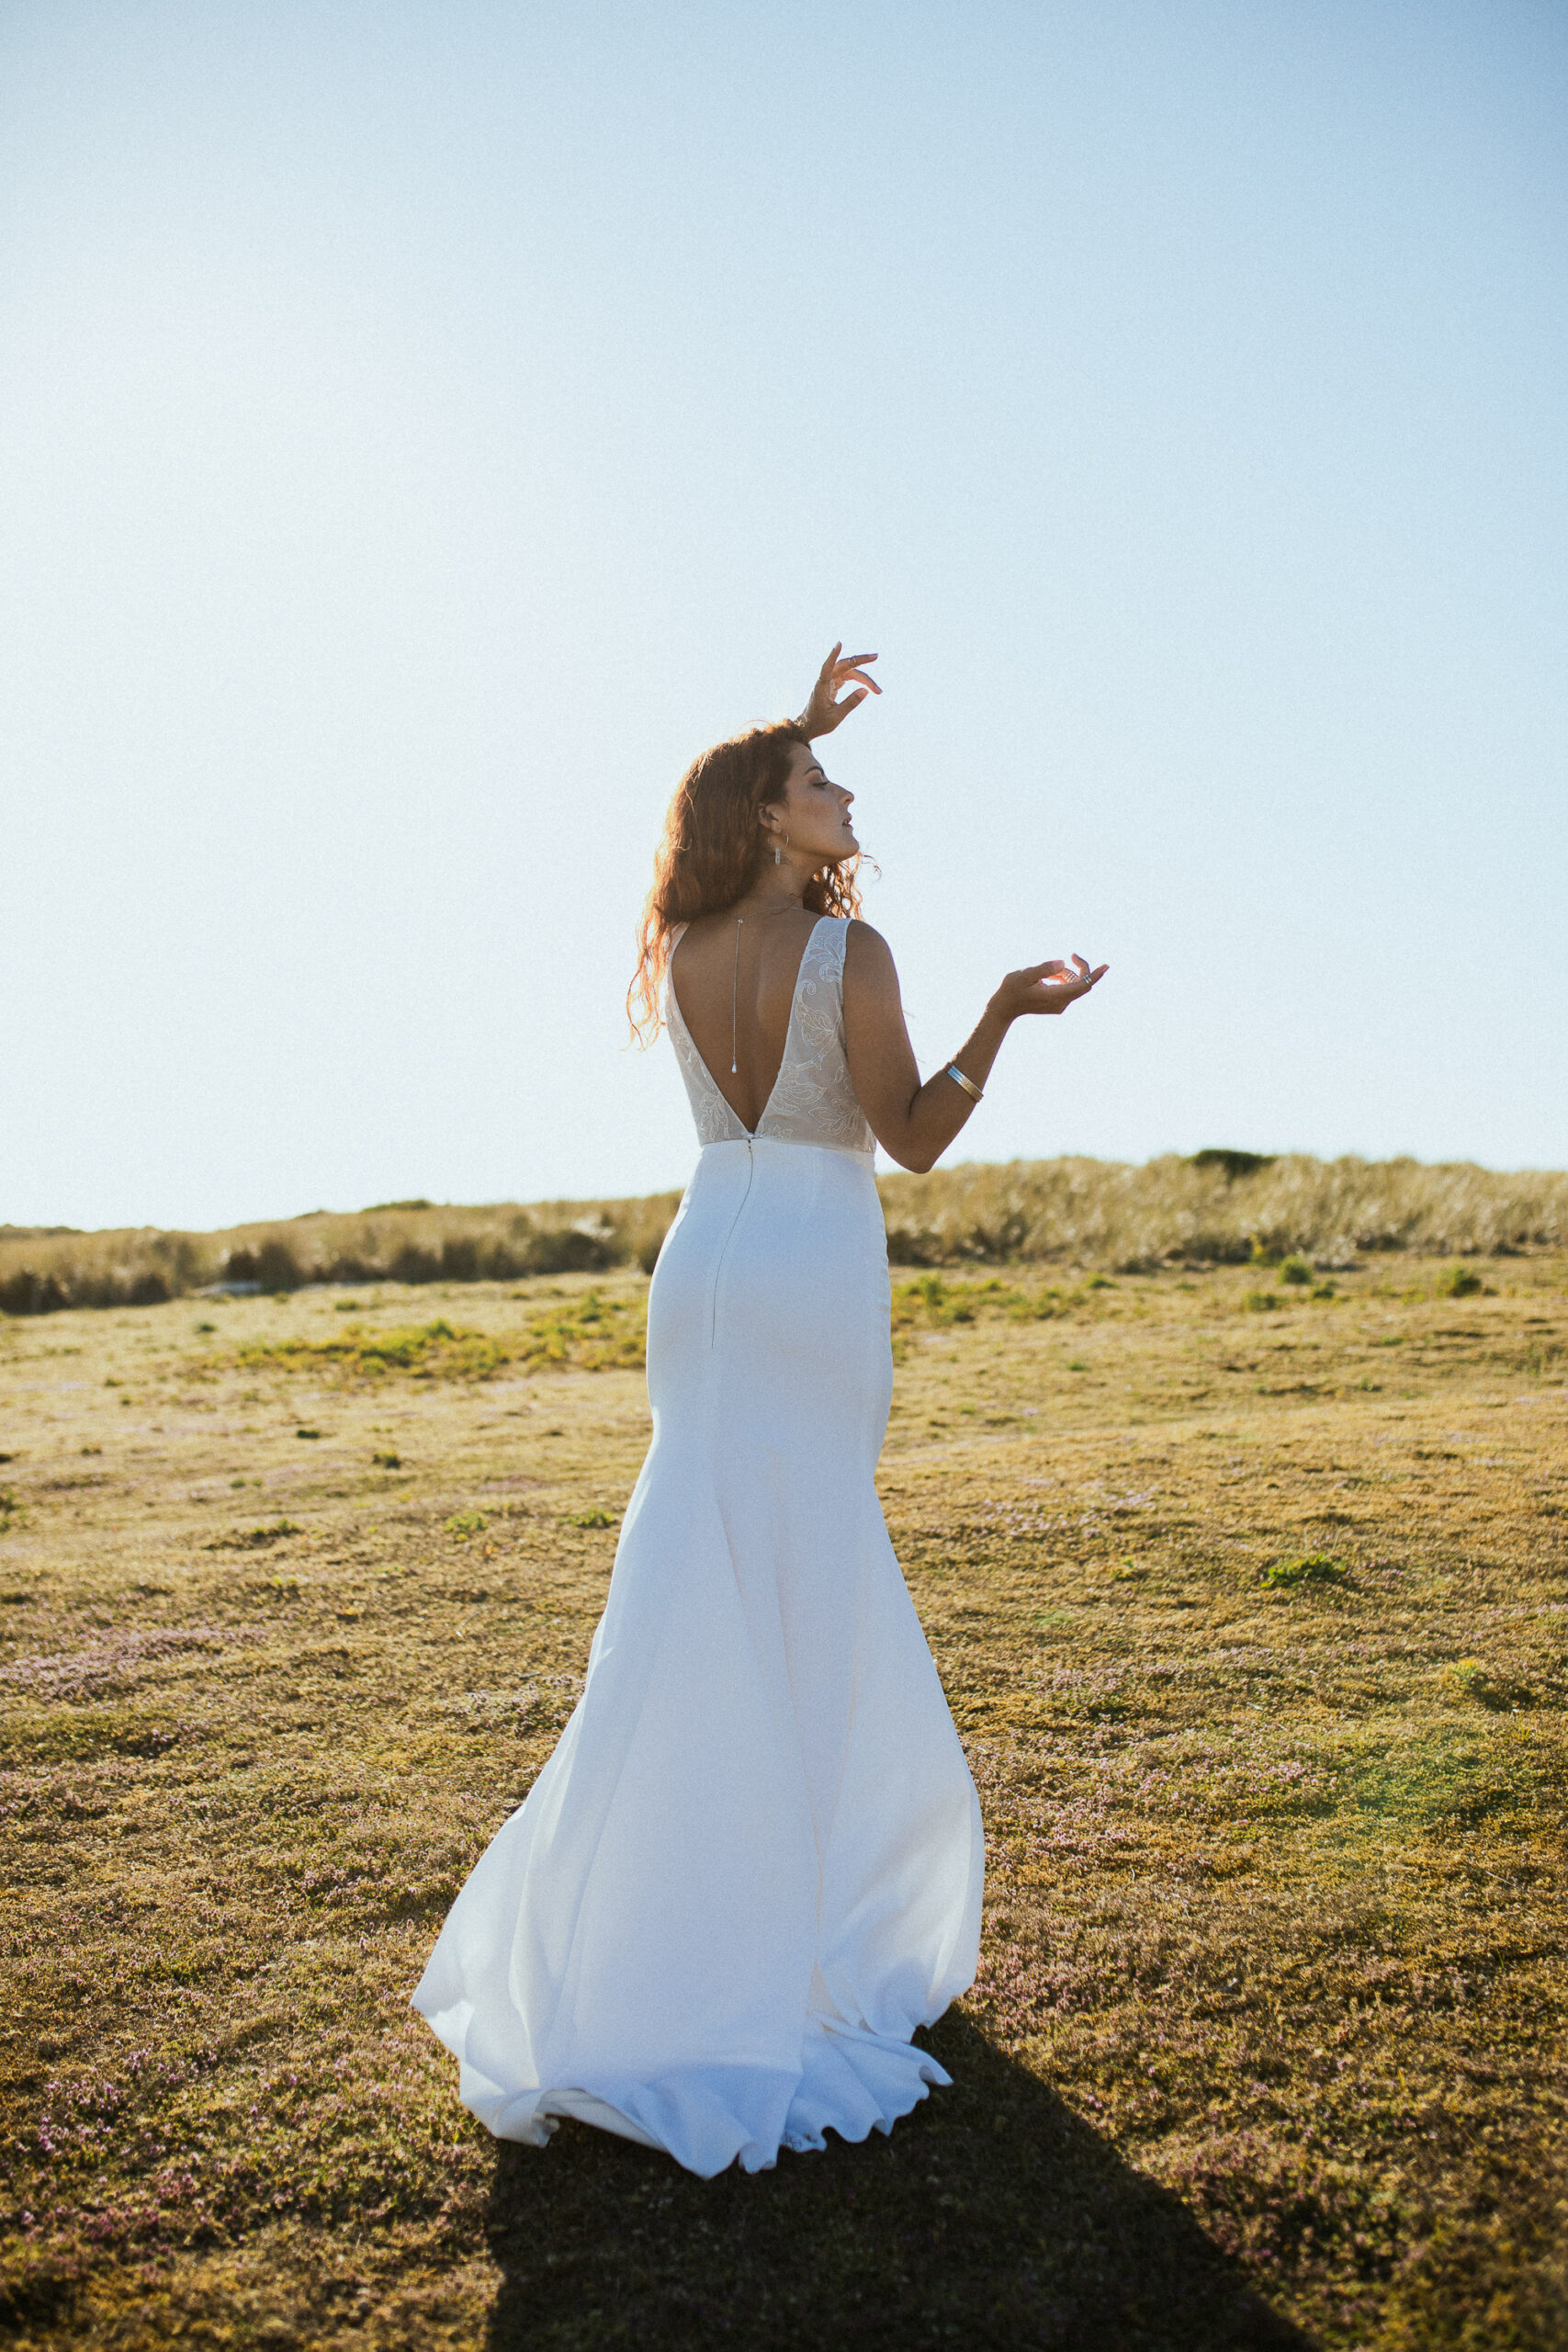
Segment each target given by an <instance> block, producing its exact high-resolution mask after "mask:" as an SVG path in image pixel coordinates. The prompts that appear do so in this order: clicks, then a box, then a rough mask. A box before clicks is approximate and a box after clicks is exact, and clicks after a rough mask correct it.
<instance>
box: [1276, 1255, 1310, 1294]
mask: <svg viewBox="0 0 1568 2352" xmlns="http://www.w3.org/2000/svg"><path fill="white" fill-rule="evenodd" d="M1311 1280H1312V1267H1311V1264H1310V1263H1309V1261H1307V1260H1306V1259H1305V1258H1303V1257H1299V1256H1298V1257H1290V1258H1287V1259H1286V1260H1285V1261H1284V1262H1283V1264H1282V1265H1281V1266H1280V1281H1281V1282H1282V1283H1295V1284H1296V1285H1297V1286H1298V1287H1299V1286H1301V1285H1302V1284H1304V1283H1310V1282H1311Z"/></svg>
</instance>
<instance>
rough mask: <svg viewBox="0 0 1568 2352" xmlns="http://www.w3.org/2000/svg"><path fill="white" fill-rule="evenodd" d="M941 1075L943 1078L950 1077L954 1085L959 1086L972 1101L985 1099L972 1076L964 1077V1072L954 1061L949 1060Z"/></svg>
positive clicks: (981, 1101)
mask: <svg viewBox="0 0 1568 2352" xmlns="http://www.w3.org/2000/svg"><path fill="white" fill-rule="evenodd" d="M942 1076H943V1077H944V1078H950V1079H952V1080H953V1084H954V1086H961V1087H962V1088H963V1089H964V1093H965V1094H967V1095H968V1097H969V1100H970V1101H971V1102H972V1103H983V1102H984V1101H985V1099H986V1098H985V1096H984V1094H982V1092H981V1091H980V1089H979V1088H978V1087H977V1086H976V1083H975V1081H974V1080H973V1079H972V1078H965V1077H964V1072H963V1071H962V1070H961V1069H959V1067H958V1064H957V1063H956V1062H949V1063H948V1065H947V1068H946V1069H944V1070H943V1072H942Z"/></svg>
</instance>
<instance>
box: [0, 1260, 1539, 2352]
mask: <svg viewBox="0 0 1568 2352" xmlns="http://www.w3.org/2000/svg"><path fill="white" fill-rule="evenodd" d="M645 1295H646V1283H645V1281H644V1279H643V1278H642V1276H641V1275H640V1274H638V1273H637V1272H636V1271H635V1270H627V1271H625V1272H608V1273H598V1274H594V1273H582V1274H569V1275H561V1276H558V1277H555V1278H543V1277H537V1278H534V1279H531V1280H527V1281H524V1282H521V1283H518V1282H512V1283H483V1282H476V1283H468V1284H466V1285H464V1286H463V1287H461V1288H458V1287H457V1286H456V1285H443V1284H441V1283H423V1284H422V1285H421V1286H420V1287H418V1288H408V1287H400V1286H394V1285H391V1284H387V1285H384V1286H382V1287H380V1288H379V1289H364V1288H362V1289H360V1290H358V1291H357V1292H355V1294H353V1295H338V1294H337V1293H334V1292H333V1291H332V1290H324V1291H323V1290H304V1291H298V1292H296V1293H294V1294H293V1295H290V1296H287V1297H281V1298H269V1297H265V1296H262V1297H256V1298H246V1299H243V1300H233V1301H223V1302H220V1303H212V1304H209V1303H207V1302H204V1301H176V1302H173V1303H169V1304H164V1305H161V1306H140V1307H138V1306H126V1307H116V1308H108V1309H105V1310H102V1311H96V1312H94V1311H87V1310H73V1311H62V1312H57V1313H52V1314H48V1315H42V1316H29V1317H26V1318H12V1319H6V1320H0V1413H3V1419H0V1448H3V1450H4V1453H5V1456H6V1459H5V1460H4V1462H3V1463H0V1496H3V1499H0V1525H3V1526H4V1528H5V1531H6V1532H5V1533H4V1534H3V1535H0V1632H3V1634H4V1636H5V1639H4V1646H3V1651H0V1658H3V1663H0V1743H3V1755H0V1763H3V1766H4V1775H3V1781H0V1803H3V1806H4V1813H5V1821H6V1860H5V1870H6V1905H5V1920H4V1930H3V1939H4V1948H5V1951H6V1999H5V2005H4V2012H3V2018H0V2032H3V2033H4V2036H5V2043H4V2056H5V2064H4V2070H3V2071H4V2083H5V2090H4V2098H5V2113H4V2119H3V2136H4V2146H5V2154H4V2171H5V2179H4V2188H3V2197H4V2204H5V2208H6V2225H5V2237H6V2251H5V2255H4V2267H3V2272H0V2290H3V2298H4V2300H3V2302H0V2312H3V2314H4V2316H3V2321H0V2324H3V2325H4V2327H5V2328H6V2329H8V2330H9V2332H10V2334H11V2335H12V2337H13V2339H14V2340H16V2341H17V2342H18V2343H19V2344H21V2345H23V2346H38V2347H39V2352H42V2347H45V2346H60V2345H64V2344H91V2345H95V2346H123V2347H127V2352H130V2348H131V2347H137V2348H138V2352H140V2348H141V2347H149V2352H150V2347H152V2346H164V2345H169V2344H180V2345H188V2346H251V2345H256V2346H313V2345H320V2346H336V2345H349V2344H353V2345H366V2346H408V2347H411V2348H412V2347H415V2346H419V2347H423V2346H438V2345H451V2346H490V2347H494V2348H495V2352H501V2348H502V2347H512V2346H519V2347H520V2346H524V2345H527V2346H541V2347H547V2352H554V2348H555V2347H561V2352H565V2347H579V2346H581V2347H587V2346H595V2347H597V2346H618V2345H625V2346H631V2345H634V2344H635V2345H637V2346H651V2347H655V2352H662V2347H670V2352H673V2348H674V2347H676V2346H693V2345H698V2346H707V2345H710V2344H711V2345H714V2346H717V2345H731V2346H762V2345H785V2346H794V2345H801V2346H805V2345H813V2346H829V2347H836V2346H864V2347H872V2346H876V2347H881V2346H887V2347H893V2346H947V2345H956V2346H987V2345H996V2346H1014V2345H1017V2346H1057V2347H1061V2352H1101V2348H1103V2352H1134V2347H1146V2352H1159V2347H1185V2348H1186V2352H1220V2347H1228V2346H1237V2347H1239V2346H1290V2345H1301V2344H1303V2343H1308V2342H1311V2343H1316V2344H1319V2345H1321V2346H1325V2347H1351V2346H1355V2347H1358V2348H1360V2347H1367V2348H1368V2352H1371V2347H1375V2352H1450V2348H1451V2352H1461V2347H1462V2352H1549V2347H1550V2352H1561V2347H1562V2345H1563V2344H1564V2342H1568V2217H1565V2204H1564V2199H1565V2194H1568V2191H1565V2186H1564V2172H1563V2154H1564V2148H1565V2144H1568V2098H1565V2089H1568V2086H1565V2081H1564V2073H1563V2057H1564V2047H1563V2021H1564V2008H1565V1995H1568V1958H1565V1954H1568V1903H1565V1899H1564V1897H1565V1892H1568V1889H1565V1884H1564V1873H1565V1860H1564V1843H1563V1828H1564V1820H1563V1815H1564V1810H1565V1804H1564V1786H1565V1778H1564V1775H1565V1768H1568V1753H1565V1747H1568V1743H1565V1739H1564V1716H1563V1706H1564V1701H1565V1699H1568V1559H1565V1556H1564V1544H1563V1537H1564V1530H1565V1520H1564V1512H1565V1510H1568V1442H1565V1441H1568V1389H1565V1388H1564V1385H1563V1384H1564V1377H1565V1374H1568V1265H1565V1262H1564V1261H1563V1260H1562V1258H1561V1257H1554V1256H1550V1255H1534V1256H1516V1257H1510V1258H1506V1259H1495V1260H1491V1261H1470V1262H1469V1263H1468V1265H1467V1266H1466V1268H1465V1269H1464V1270H1463V1271H1462V1272H1456V1269H1455V1268H1454V1267H1453V1265H1452V1264H1451V1263H1448V1262H1438V1261H1432V1260H1427V1259H1421V1258H1419V1257H1415V1256H1410V1255H1404V1256H1401V1257H1399V1258H1391V1257H1383V1258H1379V1259H1376V1260H1372V1261H1362V1262H1361V1264H1360V1265H1359V1267H1357V1268H1352V1269H1348V1270H1342V1271H1339V1272H1334V1273H1332V1274H1330V1275H1327V1276H1325V1275H1324V1274H1323V1273H1322V1272H1317V1273H1314V1272H1312V1271H1311V1270H1310V1269H1308V1268H1307V1267H1305V1266H1304V1265H1301V1266H1296V1265H1285V1266H1280V1267H1276V1268H1275V1269H1273V1270H1271V1271H1260V1270H1258V1269H1257V1268H1250V1267H1247V1266H1234V1267H1222V1268H1219V1269H1215V1270H1211V1271H1208V1272H1180V1271H1179V1270H1175V1271H1165V1272H1151V1273H1124V1274H1120V1275H1116V1276H1113V1277H1111V1278H1106V1277H1103V1276H1101V1277H1098V1278H1095V1277H1091V1276H1089V1275H1087V1274H1081V1273H1080V1274H1077V1275H1073V1274H1070V1273H1067V1272H1060V1271H1051V1272H1046V1271H1045V1270H1043V1269H1042V1268H1040V1267H1038V1266H1036V1267H1033V1268H1021V1267H1019V1266H1017V1265H1010V1266H998V1267H996V1268H994V1269H991V1268H987V1267H983V1266H976V1267H973V1268H971V1269H969V1270H967V1271H965V1272H964V1273H963V1274H962V1275H960V1274H955V1273H953V1272H945V1273H943V1272H932V1273H928V1274H919V1275H916V1276H914V1277H913V1278H911V1277H909V1276H908V1275H907V1274H904V1273H896V1277H895V1295H896V1318H897V1353H898V1357H899V1363H898V1376H897V1403H896V1408H895V1416H894V1421H893V1426H892V1430H891V1433H890V1438H889V1442H888V1446H887V1451H886V1455H885V1457H884V1463H883V1471H882V1487H883V1493H884V1498H885V1501H886V1509H887V1513H888V1518H889V1521H890V1524H891V1527H892V1531H893V1534H894V1539H895V1542H896V1544H897V1547H898V1550H899V1555H900V1557H901V1559H902V1561H903V1563H904V1566H905V1569H906V1573H907V1575H908V1579H909V1583H910V1586H911V1589H912V1590H913V1592H914V1595H915V1598H916V1600H917V1603H918V1606H919V1611H920V1613H921V1616H922V1619H923V1621H924V1623H925V1625H926V1627H927V1630H928V1633H929V1634H930V1637H931V1643H932V1645H933V1648H934V1650H935V1653H936V1656H937V1658H938V1661H939V1664H940V1666H941V1668H942V1674H943V1677H944V1679H945V1682H946V1686H947V1690H948V1692H949V1695H950V1698H951V1701H952V1703H953V1712H954V1714H955V1717H956V1719H957V1722H958V1724H959V1727H960V1729H961V1731H962V1734H963V1736H964V1741H965V1744H966V1746H967V1748H968V1752H969V1755H970V1758H971V1760H972V1762H973V1765H974V1769H975V1772H976V1779H977V1781H978V1782H979V1785H980V1789H981V1793H982V1798H983V1802H984V1805H985V1809H986V1818H987V1831H988V1837H989V1875H988V1888H987V1912H986V1940H985V1953H984V1963H983V1968H982V1973H981V1976H980V1980H979V1982H978V1984H977V1985H976V1989H975V1991H974V1993H973V1995H972V1996H970V1997H969V1998H968V1999H967V2000H966V2001H965V2002H964V2004H962V2006H961V2007H959V2008H958V2009H956V2010H955V2011H953V2013H952V2014H951V2015H950V2016H949V2017H948V2018H946V2019H944V2020H943V2021H942V2024H941V2025H940V2026H939V2027H937V2028H936V2029H935V2030H934V2031H933V2033H932V2034H931V2042H932V2045H933V2047H934V2048H935V2049H936V2050H937V2051H938V2052H939V2053H940V2054H941V2055H942V2058H943V2060H944V2061H945V2063H946V2064H948V2066H949V2067H950V2068H951V2069H952V2071H953V2074H954V2075H955V2076H956V2083H955V2086H954V2088H953V2089H952V2090H951V2091H948V2092H944V2093H939V2094H937V2095H936V2096H934V2097H933V2098H931V2101H930V2102H929V2103H928V2104H927V2105H926V2106H925V2107H923V2108H921V2109H919V2110H918V2111H917V2113H916V2114H915V2115H913V2116H912V2117H910V2118H909V2119H908V2120H907V2121H906V2122H905V2123H903V2124H900V2125H899V2127H898V2128H897V2131H896V2132H895V2133H894V2134H893V2135H892V2137H891V2138H890V2139H887V2140H884V2139H882V2138H880V2137H877V2138H874V2141H873V2143H870V2144H867V2145H865V2146H863V2147H846V2146H842V2145H840V2144H838V2143H834V2144H832V2145H831V2146H830V2147H829V2152H828V2153H827V2154H819V2155H807V2156H800V2157H795V2156H786V2157H785V2158H784V2159H783V2160H782V2161H781V2163H780V2165H779V2167H778V2169H777V2170H776V2171H775V2172H773V2173H771V2174H761V2175H758V2176H756V2177H742V2176H739V2175H733V2176H727V2177H723V2178H721V2179H719V2180H717V2181H715V2182H712V2183H708V2184H704V2183H701V2182H697V2181H694V2180H692V2179H691V2178H689V2177H686V2176H684V2175H682V2174H681V2173H680V2172H679V2171H678V2170H677V2169H676V2168H675V2167H674V2166H673V2165H671V2164H670V2163H668V2161H666V2160H664V2159H662V2158H660V2157H658V2156H656V2155H654V2154H650V2153H649V2152H647V2151H645V2150H641V2149H638V2148H636V2147H633V2146H632V2145H630V2144H629V2143H623V2142H618V2141H615V2140H611V2139H608V2138H606V2137H604V2135H602V2134H597V2133H594V2132H592V2131H586V2130H584V2129H582V2128H581V2127H577V2126H573V2125H567V2126H564V2127H563V2128H562V2130H561V2131H560V2132H559V2134H558V2138H557V2139H556V2141H555V2143H553V2145H552V2146H551V2147H550V2148H549V2149H548V2150H547V2151H546V2152H543V2153H539V2152H535V2151H531V2150H516V2149H500V2150H498V2149H497V2147H496V2146H495V2144H494V2143H491V2141H490V2140H489V2139H488V2138H487V2137H486V2136H485V2135H484V2134H483V2133H482V2132H481V2131H479V2128H478V2127H477V2126H476V2125H474V2124H473V2123H472V2122H471V2121H470V2120H469V2119H468V2117H467V2116H466V2115H465V2114H464V2113H463V2111H462V2110H461V2109H459V2108H458V2106H457V2101H456V2098H455V2096H454V2090H455V2086H454V2079H453V2077H454V2072H455V2070H454V2069H453V2067H452V2065H451V2064H450V2062H449V2061H448V2059H447V2058H446V2054H445V2052H442V2051H441V2050H440V2049H439V2048H438V2047H437V2046H436V2045H435V2043H434V2041H433V2040H432V2038H431V2037H430V2035H429V2033H428V2032H427V2030H426V2029H425V2028H424V2027H423V2024H422V2023H421V2022H420V2021H419V2020H418V2019H417V2018H414V2017H412V2014H411V2013H410V2012H409V2010H408V2008H407V2000H408V1996H409V1993H410V1991H411V1990H412V1985H413V1984H414V1982H415V1980H416V1978H417V1976H418V1974H419V1972H420V1969H421V1967H422V1965H423V1959H424V1956H425V1953H426V1951H428V1948H429V1945H430V1943H431V1941H432V1939H433V1938H434V1933H435V1929H436V1927H437V1925H438V1923H439V1921H440V1918H441V1917H442V1915H443V1913H444V1910H445V1908H446V1905H447V1904H448V1902H449V1901H450V1899H451V1897H452V1894H454V1892H455V1890H456V1889H457V1885H458V1884H459V1883H460V1881H461V1879H462V1877H463V1875H464V1874H465V1872H466V1871H467V1870H468V1867H469V1865H470V1864H471V1862H472V1861H473V1860H474V1858H475V1856H476V1855H477V1854H478V1852H479V1849H480V1848H481V1847H482V1846H483V1844H484V1842H485V1841H486V1839H487V1838H489V1836H490V1835H491V1832H492V1831H493V1830H494V1828H495V1827H496V1826H497V1825H498V1824H499V1823H500V1822H501V1820H502V1818H503V1817H504V1815H506V1813H507V1812H508V1811H509V1810H510V1809H511V1807H512V1806H513V1805H514V1804H516V1803H517V1802H518V1800H519V1799H520V1798H521V1797H522V1795H523V1794H524V1792H525V1790H526V1789H527V1787H528V1785H529V1782H530V1780H531V1778H532V1776H533V1774H534V1773H535V1772H536V1770H537V1769H538V1766H539V1765H540V1763H541V1762H542V1760H543V1759H544V1758H545V1757H546V1755H547V1753H548V1751H549V1748H550V1747H551V1745H552V1743H553V1741H554V1740H555V1738H556V1736H558V1732H559V1730H560V1727H561V1725H562V1724H563V1723H564V1722H565V1720H566V1717H567V1715H568V1713H569V1712H570V1708H571V1705H572V1703H573V1701H574V1698H575V1695H576V1693H577V1691H578V1689H579V1687H580V1678H581V1672H582V1668H583V1663H584V1659H585V1657H586V1653H587V1648H588V1643H589V1638H590V1635H591V1634H592V1628H593V1624H594V1622H595V1619H596V1616H597V1614H598V1611H599V1609H600V1606H601V1603H602V1600H603V1596H604V1588H605V1582H606V1579H607V1577H608V1574H609V1569H610V1564H611V1559H612V1555H613V1551H614V1546H615V1529H616V1521H617V1516H618V1513H619V1510H620V1509H621V1507H622V1505H623V1503H624V1500H625V1498H626V1492H627V1490H628V1487H629V1486H630V1483H631V1481H632V1478H633V1476H635V1473H636V1470H637V1464H638V1461H639V1459H640V1456H641V1453H642V1451H643V1448H644V1445H645V1442H646V1432H647V1416H646V1407H645V1402H644V1397H643V1393H642V1386H641V1375H640V1372H639V1370H638V1368H637V1367H638V1363H639V1358H640V1335H641V1325H642V1311H643V1301H644V1297H645Z"/></svg>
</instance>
